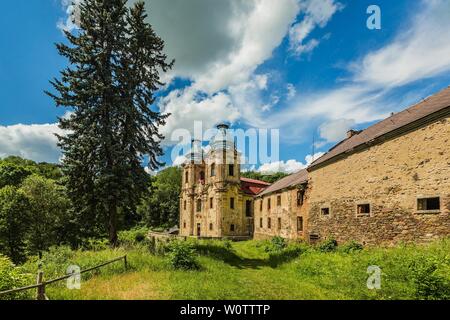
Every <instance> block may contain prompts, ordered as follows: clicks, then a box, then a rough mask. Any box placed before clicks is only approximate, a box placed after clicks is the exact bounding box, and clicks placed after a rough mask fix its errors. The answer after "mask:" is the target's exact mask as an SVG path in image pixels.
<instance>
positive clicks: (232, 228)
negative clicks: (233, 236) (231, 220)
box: [230, 224, 234, 232]
mask: <svg viewBox="0 0 450 320" xmlns="http://www.w3.org/2000/svg"><path fill="white" fill-rule="evenodd" d="M230 231H231V232H234V224H232V225H230Z"/></svg>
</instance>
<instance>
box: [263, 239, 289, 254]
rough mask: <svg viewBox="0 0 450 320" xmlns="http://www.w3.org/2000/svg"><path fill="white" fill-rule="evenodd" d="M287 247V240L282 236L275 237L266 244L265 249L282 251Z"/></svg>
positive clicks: (267, 250)
mask: <svg viewBox="0 0 450 320" xmlns="http://www.w3.org/2000/svg"><path fill="white" fill-rule="evenodd" d="M286 247H287V243H286V240H285V239H284V238H282V237H273V238H272V239H271V240H270V243H269V244H268V245H266V248H265V251H266V252H268V253H270V252H281V251H283V249H285V248H286Z"/></svg>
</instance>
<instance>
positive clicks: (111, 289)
mask: <svg viewBox="0 0 450 320" xmlns="http://www.w3.org/2000/svg"><path fill="white" fill-rule="evenodd" d="M149 245H150V244H149V243H147V242H146V241H143V242H136V243H134V244H133V245H127V246H125V247H123V248H119V249H115V250H112V249H108V248H106V249H99V250H97V251H92V250H89V251H87V250H75V251H73V250H70V249H69V248H66V247H59V248H54V249H52V250H50V251H49V252H48V253H47V254H45V255H44V258H43V269H44V273H45V277H46V278H47V279H49V278H53V277H57V276H61V275H64V274H65V272H66V269H67V267H68V266H69V265H72V264H74V265H78V266H80V267H81V269H85V268H88V267H91V266H94V265H97V264H99V263H102V262H104V261H107V260H111V259H113V258H116V257H118V256H121V255H123V254H125V253H126V254H127V255H128V261H129V265H130V268H129V269H128V270H124V266H123V264H122V263H120V262H118V263H116V264H112V265H109V266H107V267H104V268H101V269H100V271H98V272H94V273H89V274H86V275H83V278H82V288H81V290H68V289H67V288H65V285H64V283H60V284H55V285H51V286H49V288H48V295H49V297H50V299H450V294H449V293H450V240H441V241H437V242H434V243H432V244H429V245H399V246H397V247H394V248H361V246H360V245H358V244H356V243H349V244H345V245H343V246H338V247H336V248H334V249H333V250H323V248H322V247H311V246H309V245H306V244H304V243H287V242H286V243H281V241H280V240H276V241H274V242H272V241H246V242H237V243H231V242H229V241H217V240H200V241H192V240H191V241H190V244H189V246H190V247H191V248H192V249H193V250H195V252H196V255H197V262H198V263H199V264H200V266H201V268H199V269H196V270H177V269H174V268H173V266H172V265H171V264H170V259H168V257H167V255H164V254H154V253H152V252H151V250H149ZM163 245H164V244H163ZM164 246H165V245H164ZM163 251H164V250H163ZM163 251H161V252H163ZM369 266H378V267H379V268H380V269H381V288H380V289H379V290H370V289H368V287H367V279H368V277H369V274H368V272H367V271H368V270H367V268H368V267H369ZM22 268H23V270H24V271H25V272H27V273H32V274H33V273H35V272H36V271H37V260H36V259H32V260H30V261H28V262H27V263H26V264H25V265H24V266H22Z"/></svg>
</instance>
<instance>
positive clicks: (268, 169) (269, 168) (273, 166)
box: [258, 152, 324, 174]
mask: <svg viewBox="0 0 450 320" xmlns="http://www.w3.org/2000/svg"><path fill="white" fill-rule="evenodd" d="M323 155H324V153H323V152H319V153H316V154H314V157H313V156H312V155H307V156H306V158H305V163H302V162H299V161H297V160H293V159H291V160H287V161H277V162H271V163H265V164H263V165H261V166H260V167H259V168H258V172H260V173H262V174H274V173H277V172H283V173H288V174H292V173H295V172H298V171H300V170H302V169H305V168H307V167H308V166H309V165H310V164H311V163H312V162H313V160H316V159H318V158H319V157H321V156H323Z"/></svg>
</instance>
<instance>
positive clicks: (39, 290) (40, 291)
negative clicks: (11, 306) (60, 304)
mask: <svg viewBox="0 0 450 320" xmlns="http://www.w3.org/2000/svg"><path fill="white" fill-rule="evenodd" d="M120 260H123V262H124V267H125V270H127V269H128V261H127V256H126V255H124V256H122V257H119V258H116V259H113V260H110V261H107V262H104V263H102V264H99V265H98V266H95V267H92V268H88V269H86V270H82V271H80V272H79V273H72V274H68V275H65V276H62V277H59V278H56V279H52V280H48V281H44V272H43V271H39V272H38V275H37V281H36V282H37V283H36V284H33V285H31V286H26V287H22V288H17V289H11V290H6V291H1V292H0V297H1V296H2V295H7V294H11V293H16V292H20V291H25V290H31V289H36V300H48V297H47V296H46V294H45V287H46V286H47V285H49V284H52V283H55V282H58V281H63V280H66V279H68V278H70V277H73V276H76V275H81V274H83V273H86V272H89V271H92V270H96V269H99V268H101V267H104V266H106V265H109V264H111V263H114V262H117V261H120Z"/></svg>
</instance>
